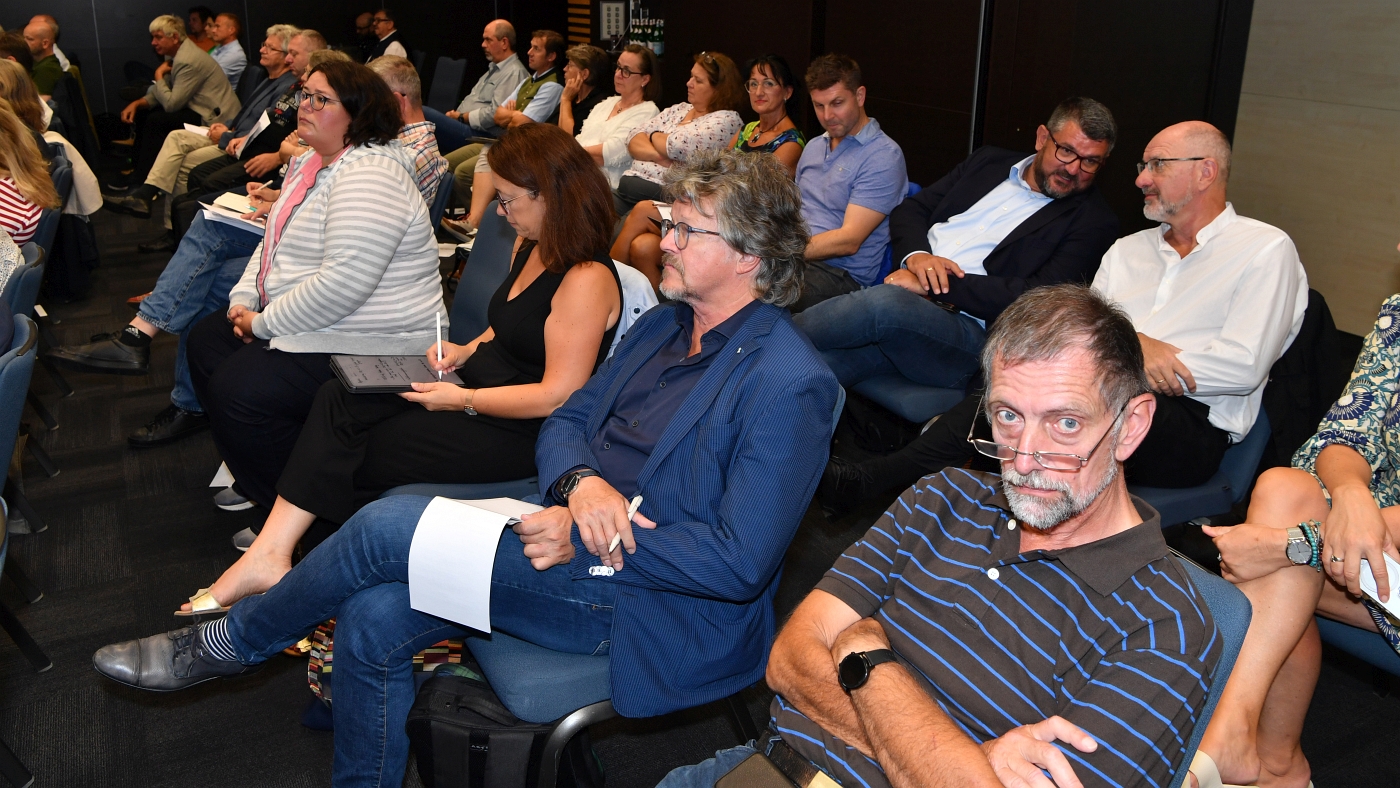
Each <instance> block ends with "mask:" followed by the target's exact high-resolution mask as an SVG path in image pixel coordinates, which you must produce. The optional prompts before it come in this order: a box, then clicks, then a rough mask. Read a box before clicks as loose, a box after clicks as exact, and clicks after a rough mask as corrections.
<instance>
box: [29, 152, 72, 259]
mask: <svg viewBox="0 0 1400 788" xmlns="http://www.w3.org/2000/svg"><path fill="white" fill-rule="evenodd" d="M49 177H50V178H52V179H53V186H54V190H55V191H57V192H58V201H59V206H60V207H58V208H45V209H44V210H43V212H42V213H40V214H39V226H38V227H37V228H36V229H35V230H34V239H33V240H34V243H36V244H38V245H39V246H41V247H43V248H44V249H53V242H54V239H55V238H57V237H58V220H59V218H60V217H61V216H62V215H63V208H62V206H63V205H65V204H67V203H68V195H69V194H70V193H72V191H73V165H72V163H70V162H69V161H68V159H67V157H65V156H53V157H52V158H51V159H50V161H49Z"/></svg>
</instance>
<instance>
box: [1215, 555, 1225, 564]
mask: <svg viewBox="0 0 1400 788" xmlns="http://www.w3.org/2000/svg"><path fill="white" fill-rule="evenodd" d="M1224 560H1225V556H1223V555H1221V554H1220V553H1216V554H1215V562H1216V563H1217V564H1218V563H1220V562H1221V561H1224Z"/></svg>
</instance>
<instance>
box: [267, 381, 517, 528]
mask: <svg viewBox="0 0 1400 788" xmlns="http://www.w3.org/2000/svg"><path fill="white" fill-rule="evenodd" d="M543 423H544V420H543V419H498V418H495V417H493V416H468V415H467V414H466V413H464V412H461V411H430V410H428V409H426V408H424V407H423V406H422V405H419V404H417V403H415V402H409V401H408V400H406V399H404V398H403V397H400V396H398V395H397V394H351V393H350V392H349V391H347V390H346V389H345V387H344V386H343V385H341V383H340V381H339V380H331V381H329V382H327V383H325V384H324V385H322V386H321V389H320V391H318V392H317V393H316V399H315V402H314V403H313V404H312V406H311V413H310V415H308V416H307V419H306V424H305V426H304V427H303V428H302V430H301V437H300V438H298V439H297V442H296V448H295V449H294V450H293V452H292V455H291V458H290V460H289V461H288V463H287V467H286V470H284V471H283V472H282V478H281V480H280V481H278V482H277V492H278V493H279V494H280V495H281V496H282V497H283V498H286V499H287V500H288V501H290V502H291V503H293V504H296V505H297V506H298V507H300V508H301V509H305V510H306V511H308V512H312V513H314V514H316V515H317V517H320V518H322V519H324V520H328V521H330V522H331V523H334V524H335V525H340V524H342V523H344V522H345V521H346V520H348V519H350V516H351V515H353V514H354V513H355V512H357V511H359V510H360V508H361V507H362V506H364V505H365V504H367V503H370V502H371V501H373V500H374V499H376V498H378V497H379V496H380V494H381V493H383V492H384V491H385V490H388V489H390V488H392V487H397V486H399V485H401V484H418V483H424V484H474V483H485V482H505V481H511V480H514V479H523V478H526V477H529V476H533V475H535V439H536V437H537V436H538V435H539V428H540V425H541V424H543Z"/></svg>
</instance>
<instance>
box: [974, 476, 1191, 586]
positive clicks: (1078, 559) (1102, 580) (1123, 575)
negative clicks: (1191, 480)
mask: <svg viewBox="0 0 1400 788" xmlns="http://www.w3.org/2000/svg"><path fill="white" fill-rule="evenodd" d="M997 481H998V484H997V486H998V488H1000V486H1001V485H1000V477H997ZM1128 498H1129V499H1130V500H1131V501H1132V502H1133V506H1134V507H1136V508H1137V513H1138V516H1139V517H1141V518H1142V522H1141V523H1138V524H1137V525H1135V526H1133V527H1132V528H1129V529H1128V530H1126V531H1122V532H1120V533H1116V534H1114V535H1113V536H1109V537H1106V538H1104V539H1098V540H1096V541H1093V542H1089V543H1088V544H1082V545H1078V546H1076V547H1067V548H1065V549H1063V550H1046V551H1044V555H1045V556H1046V557H1047V558H1054V559H1058V560H1059V562H1060V563H1061V564H1063V565H1064V567H1065V568H1066V569H1068V570H1069V571H1071V572H1073V573H1074V574H1075V575H1076V576H1078V577H1079V578H1080V579H1081V580H1083V581H1084V582H1085V583H1086V584H1088V585H1089V587H1090V588H1092V589H1094V591H1096V592H1098V594H1099V595H1100V596H1108V595H1110V594H1112V593H1113V592H1114V591H1116V590H1118V587H1119V586H1121V585H1123V584H1124V583H1125V582H1127V581H1128V578H1130V577H1132V576H1133V575H1134V574H1136V573H1137V571H1138V570H1139V569H1142V568H1143V567H1144V566H1147V565H1148V564H1150V563H1152V562H1153V561H1156V560H1158V559H1160V558H1165V557H1166V555H1167V540H1166V539H1164V538H1163V537H1162V516H1161V515H1160V514H1158V513H1157V510H1156V509H1153V508H1152V506H1151V504H1149V503H1147V501H1144V500H1142V499H1141V498H1139V497H1137V496H1136V495H1132V494H1131V493H1130V494H1129V495H1128ZM988 503H990V504H992V505H993V506H996V507H997V508H999V509H1002V510H1003V511H1005V512H1006V513H1007V514H1008V515H1011V504H1010V502H1008V501H1007V500H1006V494H1005V493H1004V492H1002V490H1001V489H998V490H997V493H996V495H993V496H992V498H991V500H989V501H988ZM1013 516H1014V515H1013ZM1012 533H1015V532H1014V531H1013V532H1012ZM1019 542H1020V537H1019V535H1017V538H1016V541H1015V543H1016V544H1019ZM1010 552H1011V553H1012V554H1016V553H1018V552H1019V550H1018V548H1014V547H1013V548H1011V550H1010Z"/></svg>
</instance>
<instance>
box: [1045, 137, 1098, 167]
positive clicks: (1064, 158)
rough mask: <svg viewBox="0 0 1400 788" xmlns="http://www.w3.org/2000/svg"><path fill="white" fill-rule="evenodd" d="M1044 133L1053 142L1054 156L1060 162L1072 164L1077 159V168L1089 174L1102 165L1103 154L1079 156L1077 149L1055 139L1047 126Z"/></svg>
mask: <svg viewBox="0 0 1400 788" xmlns="http://www.w3.org/2000/svg"><path fill="white" fill-rule="evenodd" d="M1045 134H1046V136H1048V137H1049V138H1050V142H1051V143H1052V144H1054V146H1055V158H1056V159H1058V160H1059V161H1060V163H1061V164H1073V163H1075V162H1076V161H1077V162H1079V169H1081V170H1083V171H1085V172H1087V173H1090V174H1093V173H1096V172H1098V171H1099V168H1100V167H1102V166H1103V160H1104V157H1103V156H1080V155H1079V151H1077V150H1075V149H1074V148H1071V147H1070V146H1068V145H1061V144H1060V143H1059V141H1058V140H1056V139H1055V134H1054V133H1053V132H1051V131H1050V129H1048V128H1047V129H1046V130H1045Z"/></svg>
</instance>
